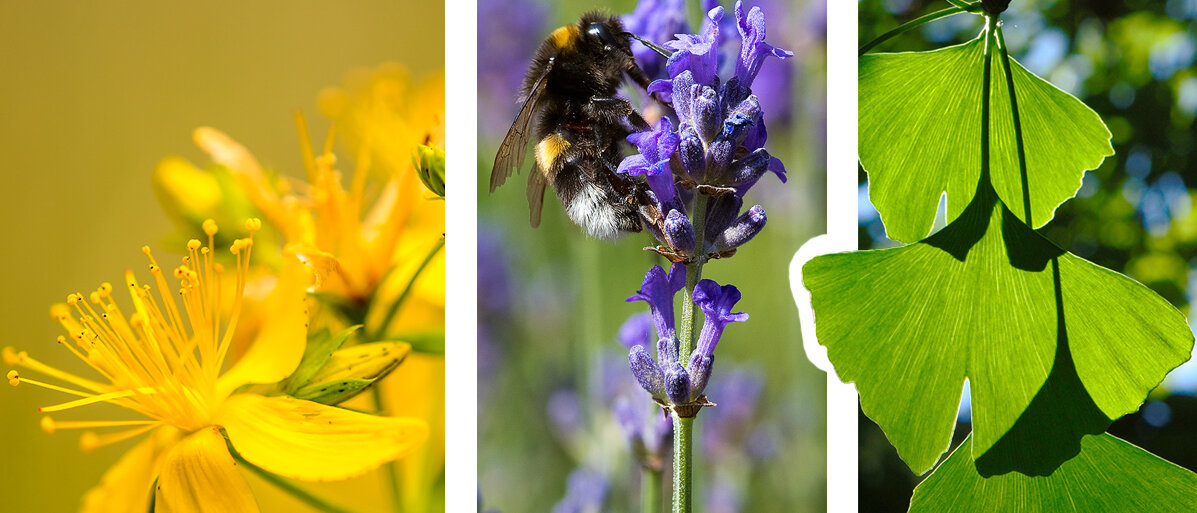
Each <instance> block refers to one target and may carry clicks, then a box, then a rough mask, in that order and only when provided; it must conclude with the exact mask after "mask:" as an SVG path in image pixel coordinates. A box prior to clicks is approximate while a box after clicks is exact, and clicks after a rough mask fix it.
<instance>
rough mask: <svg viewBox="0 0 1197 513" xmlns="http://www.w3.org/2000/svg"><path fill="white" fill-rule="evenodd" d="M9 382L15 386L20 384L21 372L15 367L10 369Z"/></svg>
mask: <svg viewBox="0 0 1197 513" xmlns="http://www.w3.org/2000/svg"><path fill="white" fill-rule="evenodd" d="M8 384H9V385H12V386H14V387H15V386H17V385H20V384H21V373H19V372H17V371H16V370H15V369H14V370H10V371H8Z"/></svg>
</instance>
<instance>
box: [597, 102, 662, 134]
mask: <svg viewBox="0 0 1197 513" xmlns="http://www.w3.org/2000/svg"><path fill="white" fill-rule="evenodd" d="M586 113H587V114H588V115H590V116H591V117H592V118H594V119H599V120H602V121H604V122H607V123H618V124H622V123H624V122H625V121H626V122H627V123H628V125H630V126H631V127H632V131H633V132H647V131H649V130H652V127H651V126H649V125H648V122H647V121H645V120H644V117H642V116H641V115H640V113H638V112H636V109H633V108H632V104H630V103H628V101H627V100H625V99H623V98H614V97H609V96H595V97H593V98H591V99H590V103H588V104H587V106H586Z"/></svg>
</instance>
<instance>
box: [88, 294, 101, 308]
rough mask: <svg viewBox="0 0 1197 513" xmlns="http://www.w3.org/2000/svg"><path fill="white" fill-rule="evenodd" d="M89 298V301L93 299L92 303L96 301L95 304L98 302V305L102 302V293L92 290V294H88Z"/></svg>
mask: <svg viewBox="0 0 1197 513" xmlns="http://www.w3.org/2000/svg"><path fill="white" fill-rule="evenodd" d="M87 299H88V300H89V301H91V302H92V303H94V304H97V305H98V304H100V293H99V292H92V293H91V294H88V295H87Z"/></svg>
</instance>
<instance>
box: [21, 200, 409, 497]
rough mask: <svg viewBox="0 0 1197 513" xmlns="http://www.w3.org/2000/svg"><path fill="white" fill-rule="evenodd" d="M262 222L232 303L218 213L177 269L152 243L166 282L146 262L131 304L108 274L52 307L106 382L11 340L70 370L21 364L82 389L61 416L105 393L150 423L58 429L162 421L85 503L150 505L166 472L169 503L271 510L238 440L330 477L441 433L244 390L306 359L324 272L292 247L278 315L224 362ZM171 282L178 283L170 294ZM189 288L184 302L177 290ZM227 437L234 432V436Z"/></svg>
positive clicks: (244, 244) (73, 346)
mask: <svg viewBox="0 0 1197 513" xmlns="http://www.w3.org/2000/svg"><path fill="white" fill-rule="evenodd" d="M260 226H261V223H260V221H257V220H256V219H255V220H251V221H249V222H247V223H246V228H247V229H248V230H249V231H250V237H249V238H245V239H237V240H235V241H234V242H233V243H232V247H231V251H232V253H233V254H234V255H235V257H236V273H235V274H236V285H235V291H234V293H233V294H232V307H231V309H230V310H231V314H229V318H228V319H227V321H226V320H225V319H224V315H223V314H222V312H223V311H225V310H226V307H227V305H226V304H225V301H227V300H228V298H226V297H225V294H224V291H223V290H221V289H222V287H221V283H222V280H221V275H222V274H223V273H224V269H223V266H222V265H221V264H219V263H217V262H216V259H215V255H214V254H213V252H212V249H211V248H212V246H213V241H214V236H215V234H216V231H217V229H216V225H215V223H214V222H211V221H208V222H205V223H204V231H205V233H206V234H207V235H208V245H207V246H205V245H203V243H201V242H200V241H199V240H196V239H193V240H191V241H189V242H188V244H187V256H186V257H184V258H183V262H182V264H181V265H180V266H178V267H176V268H174V269H173V271H171V272H170V274H171V275H172V276H173V277H174V278H175V279H176V280H177V281H178V288H177V289H172V288H170V285H169V284H168V281H167V278H166V276H165V274H164V271H163V269H162V268H161V267H160V266H159V265H158V263H157V261H156V260H155V259H154V257H153V255H152V254H151V253H150V250H149V248H148V247H145V248H142V251H143V252H144V253H145V254H146V256H147V257H148V258H149V260H150V273H151V275H152V277H153V282H154V285H155V286H156V288H157V289H158V290H159V293H158V295H155V294H154V288H155V287H151V286H150V285H140V284H139V283H138V282H137V280H136V278H135V277H134V275H133V273H132V271H126V272H125V287H126V288H127V290H128V291H129V293H130V296H131V298H132V306H133V308H132V310H130V311H129V313H128V315H126V313H125V311H123V310H122V309H121V308H120V307H118V306H117V304H116V302H115V300H114V298H113V291H114V290H113V287H112V285H110V284H107V283H105V284H102V285H101V286H100V287H99V288H98V289H97V290H95V291H94V292H92V293H90V294H88V295H86V296H84V295H81V294H72V295H70V296H69V297H68V298H67V302H66V303H65V304H58V305H55V306H54V307H53V308H52V309H51V314H52V315H53V316H54V318H55V319H56V320H57V321H58V322H60V323H61V324H62V326H63V327H64V328H65V329H66V331H67V333H68V335H69V336H67V337H59V339H58V340H59V343H60V345H62V346H63V347H65V348H66V349H67V350H69V351H71V352H72V353H73V354H74V355H75V356H77V357H78V358H79V359H80V360H82V361H83V362H84V363H85V364H87V365H88V366H90V367H91V368H92V369H93V370H95V372H96V373H97V374H98V375H99V376H100V378H101V379H95V380H93V379H88V378H85V377H82V376H79V375H76V374H73V373H70V372H67V371H63V370H60V369H57V368H54V367H51V366H49V365H46V364H44V363H42V362H39V361H38V360H35V359H34V358H33V357H31V356H29V355H28V354H26V353H25V352H17V351H14V350H13V349H11V348H5V349H4V359H5V361H6V362H7V363H8V364H9V365H18V366H21V367H24V368H26V369H29V370H32V371H35V372H38V373H40V374H44V375H46V376H49V377H50V378H53V379H55V380H58V381H59V382H61V383H62V385H56V384H51V383H46V382H42V381H37V380H33V379H30V378H27V377H24V376H22V375H20V374H19V373H18V372H17V371H16V370H13V371H10V372H9V373H8V379H9V382H10V384H12V385H14V386H15V385H18V384H21V383H25V384H30V385H38V386H42V387H45V388H49V389H53V390H58V391H61V392H65V393H67V394H71V395H74V396H77V397H79V399H76V400H72V401H68V402H64V403H61V404H57V405H53V406H47V407H43V408H41V409H40V411H41V412H42V413H55V412H59V411H64V410H68V409H74V408H79V407H82V406H87V405H91V404H96V403H102V402H103V403H110V404H115V405H118V406H121V407H123V408H125V409H128V410H130V411H132V412H135V413H136V414H138V415H139V416H141V417H142V419H140V420H95V421H55V420H54V419H53V417H50V416H46V417H43V419H42V427H43V429H45V430H46V431H48V432H53V431H56V430H62V429H88V430H90V429H95V428H113V427H120V428H123V429H122V430H119V431H116V432H109V433H105V434H95V433H94V432H91V431H87V432H85V433H84V434H83V436H82V437H81V445H82V446H83V448H84V449H85V450H90V449H94V448H96V447H100V446H104V445H108V444H111V443H114V442H118V441H121V440H126V439H129V438H132V437H136V436H139V435H141V434H144V433H147V432H151V435H150V436H149V437H147V438H146V439H145V440H143V441H141V442H140V443H138V444H137V445H136V446H134V447H133V448H132V449H130V450H129V451H128V452H127V453H126V454H125V455H124V456H123V457H122V458H121V460H120V461H119V462H118V463H117V464H116V465H115V466H114V467H113V468H112V469H110V470H109V471H108V472H107V473H106V474H105V475H104V477H103V479H102V481H101V483H100V485H99V486H98V487H96V488H95V489H93V490H92V491H91V492H89V493H88V495H87V497H85V500H84V504H83V511H85V512H104V511H114V512H126V511H145V509H146V507H147V506H148V501H149V497H150V496H149V494H148V493H147V492H148V491H149V490H150V487H151V485H152V484H153V483H154V482H155V480H157V486H156V488H155V492H154V496H155V505H156V508H157V509H158V510H159V511H201V510H203V511H230V512H237V511H257V505H256V503H255V502H254V498H253V496H252V495H251V494H250V492H249V487H248V485H247V484H246V483H245V481H244V480H243V478H242V477H241V475H240V474H239V473H238V471H237V469H236V464H235V460H234V454H231V453H230V451H229V447H230V446H231V447H232V448H233V449H234V450H235V451H236V453H237V454H239V455H240V457H242V458H244V460H245V461H248V462H249V463H251V464H253V465H254V466H257V467H260V468H261V469H264V470H266V471H268V472H271V473H274V474H277V475H280V476H285V477H289V478H293V479H301V480H309V481H327V480H337V479H344V478H348V477H352V476H356V475H360V474H362V473H365V472H367V471H369V470H371V469H373V468H376V467H378V466H379V465H381V464H383V463H386V462H388V461H391V460H394V459H396V458H399V457H402V456H404V455H406V454H408V453H410V452H411V451H412V450H414V449H415V448H417V447H418V446H419V445H421V444H422V443H423V442H424V441H425V439H426V438H427V436H428V425H427V423H426V422H424V421H422V420H419V419H412V418H394V417H378V416H372V415H367V414H363V413H357V412H353V411H349V410H344V409H340V408H335V407H330V406H325V405H321V404H317V403H313V402H309V401H302V400H298V399H294V398H289V397H267V396H263V395H259V394H256V393H250V392H245V391H243V390H244V389H242V387H243V386H244V385H250V384H263V383H275V382H277V381H279V380H281V379H283V378H286V377H287V376H288V375H290V373H291V372H292V371H293V370H294V369H295V367H296V365H298V363H299V362H300V360H301V358H302V356H303V352H304V343H305V340H306V333H307V318H308V316H307V306H306V300H305V296H306V290H307V289H308V288H309V286H310V285H311V281H312V278H311V271H310V269H309V268H308V267H307V266H306V265H304V264H303V263H302V262H300V261H299V260H298V259H297V258H296V257H295V256H294V255H287V256H285V257H284V259H283V260H284V264H283V267H282V269H281V271H280V273H279V276H278V278H277V281H276V285H275V287H274V290H273V291H272V292H271V293H270V295H269V296H268V297H267V299H266V306H265V307H264V311H265V312H266V313H265V317H264V320H263V321H262V323H261V326H260V329H259V330H258V333H257V337H256V339H255V340H254V342H253V344H252V345H251V346H250V347H249V348H248V350H247V351H246V352H245V354H244V355H243V356H242V357H241V358H240V359H239V360H237V361H236V362H234V363H231V364H230V365H229V366H228V369H227V370H225V371H223V372H222V369H223V368H224V367H225V366H226V365H225V364H226V360H227V359H228V349H229V347H230V341H231V340H232V339H233V334H234V332H235V331H236V329H237V325H238V320H239V317H240V314H241V308H240V305H241V301H242V296H243V293H244V288H245V283H246V276H247V272H248V266H249V254H250V251H251V249H252V247H253V239H252V234H253V232H254V231H256V230H257V229H259V228H260ZM168 290H169V291H171V293H164V291H168ZM176 293H177V295H178V297H179V302H181V303H182V308H180V307H179V304H178V302H176V300H175V299H174V296H175V294H176ZM225 434H227V442H226V438H225Z"/></svg>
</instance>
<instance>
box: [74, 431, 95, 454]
mask: <svg viewBox="0 0 1197 513" xmlns="http://www.w3.org/2000/svg"><path fill="white" fill-rule="evenodd" d="M99 445H100V437H99V436H98V435H96V434H95V433H94V432H91V431H87V432H85V433H83V434H82V435H80V436H79V450H81V451H83V452H91V451H94V450H95V449H96V447H97V446H99Z"/></svg>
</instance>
